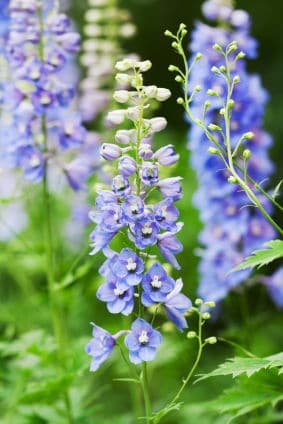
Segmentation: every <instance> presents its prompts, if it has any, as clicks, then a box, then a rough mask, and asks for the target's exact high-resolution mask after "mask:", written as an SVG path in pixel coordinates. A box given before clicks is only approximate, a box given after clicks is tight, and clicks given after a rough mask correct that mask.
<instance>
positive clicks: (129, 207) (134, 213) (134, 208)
mask: <svg viewBox="0 0 283 424" xmlns="http://www.w3.org/2000/svg"><path fill="white" fill-rule="evenodd" d="M122 209H123V212H124V214H125V217H126V218H127V219H128V220H129V221H130V222H135V221H137V219H140V218H142V217H143V215H144V203H143V201H142V199H141V198H140V197H138V196H134V195H130V196H127V197H126V199H125V202H124V203H123V204H122Z"/></svg>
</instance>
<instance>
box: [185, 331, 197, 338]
mask: <svg viewBox="0 0 283 424" xmlns="http://www.w3.org/2000/svg"><path fill="white" fill-rule="evenodd" d="M195 337H197V333H196V332H195V331H189V332H188V333H187V338H188V339H194V338H195Z"/></svg>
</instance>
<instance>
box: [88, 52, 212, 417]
mask: <svg viewBox="0 0 283 424" xmlns="http://www.w3.org/2000/svg"><path fill="white" fill-rule="evenodd" d="M151 66H152V65H151V62H150V61H148V60H147V61H137V60H134V59H129V58H127V59H124V60H121V61H118V62H117V64H116V69H117V71H118V75H119V78H121V79H123V80H125V81H127V83H128V84H129V85H130V87H131V88H130V89H128V90H126V89H123V90H117V91H116V92H115V93H114V98H115V100H116V102H118V103H120V104H121V105H122V106H121V108H119V109H118V110H113V111H110V112H109V113H108V116H107V121H108V122H110V123H112V125H115V126H118V125H124V127H123V128H122V129H118V130H117V132H116V135H115V141H112V142H107V143H104V144H103V145H102V146H101V156H102V158H103V159H104V160H105V161H108V162H109V163H112V164H113V165H116V167H115V169H116V174H115V175H114V177H113V179H112V183H111V186H110V187H109V188H108V189H104V190H98V192H97V194H98V195H97V198H96V205H95V208H94V210H93V211H92V212H91V213H90V218H91V220H92V221H93V222H94V223H95V224H96V226H95V229H94V231H93V232H92V234H91V236H90V239H91V247H92V252H91V254H92V255H95V254H96V253H98V252H99V251H103V253H104V255H105V256H106V260H105V262H104V263H103V265H102V266H101V268H100V270H99V273H100V275H102V276H103V277H104V279H105V282H104V283H103V284H102V285H101V286H100V287H99V289H98V292H97V297H98V298H99V299H100V300H102V301H103V302H105V303H106V307H107V309H108V311H109V312H111V313H112V314H119V313H121V314H123V315H126V316H129V317H130V318H132V320H133V322H132V325H131V328H127V329H123V330H122V331H121V332H119V333H118V335H116V336H111V335H109V333H108V332H106V331H105V330H101V329H100V331H99V334H98V333H97V331H95V332H94V337H93V339H92V341H91V342H90V344H88V345H87V347H86V352H87V353H88V354H89V355H90V356H91V357H92V364H94V365H92V366H91V369H92V370H95V369H97V367H98V366H100V365H101V364H102V362H103V361H104V360H106V359H107V358H108V357H109V356H110V354H111V353H112V351H113V347H114V346H115V345H116V344H117V339H118V338H120V337H122V336H124V335H126V337H125V345H126V347H127V349H128V351H129V360H130V362H132V363H133V364H135V365H139V364H141V367H142V373H141V377H139V381H140V383H141V387H142V390H143V393H144V399H145V410H146V417H147V422H148V423H149V422H150V420H151V417H152V411H151V406H150V400H149V395H148V380H147V367H146V363H147V362H150V361H153V360H154V359H155V357H156V354H157V351H158V348H159V346H160V344H161V343H162V340H163V338H162V335H161V333H160V332H159V330H157V329H155V328H154V327H153V325H154V321H155V315H156V312H157V311H162V310H163V311H164V313H165V314H167V316H168V318H169V320H171V321H172V322H173V323H174V324H175V326H176V327H177V328H178V330H179V331H180V332H182V331H183V330H184V329H186V328H187V326H188V325H187V321H186V318H185V314H186V313H187V312H188V311H189V310H190V309H191V307H192V303H191V301H190V300H189V298H188V297H187V296H185V295H184V294H182V293H181V290H182V287H183V283H182V280H181V279H178V280H177V281H175V279H174V278H173V277H172V276H171V275H170V273H169V271H168V266H169V267H171V268H175V269H177V270H179V269H180V265H179V263H178V261H177V259H176V255H177V254H178V253H179V252H181V250H182V244H181V243H180V241H179V240H178V238H177V233H178V232H179V231H180V230H181V228H182V223H181V222H179V211H178V209H177V206H176V202H177V201H178V200H180V199H181V197H182V187H181V183H180V181H181V178H180V177H169V178H162V167H170V166H172V165H175V164H176V163H177V161H178V159H179V155H178V154H177V153H176V152H175V149H174V147H173V145H168V146H164V147H161V148H159V149H158V150H156V151H154V146H153V140H152V138H153V136H154V134H155V133H157V132H160V131H162V130H164V128H165V127H166V125H167V121H166V119H165V118H164V117H155V118H148V117H147V116H148V113H149V110H150V106H151V103H152V101H159V102H161V101H165V100H167V99H168V98H169V97H170V95H171V93H170V91H169V90H167V89H164V88H159V87H157V86H155V85H150V86H147V85H144V73H145V72H146V71H148V70H149V69H150V68H151ZM126 124H127V127H126V128H127V129H125V125H126ZM117 237H118V238H119V237H120V239H121V240H123V243H124V244H126V247H124V248H122V250H120V251H118V252H117V251H114V250H113V248H112V244H111V242H112V240H114V239H116V238H117ZM125 238H126V239H127V242H125ZM166 262H167V264H166ZM152 308H154V309H155V313H154V316H153V318H151V319H150V314H151V313H152ZM193 311H195V312H197V313H198V314H199V317H200V318H199V319H200V321H201V323H202V324H203V312H202V311H201V310H200V309H197V308H193ZM149 319H150V321H149ZM95 328H96V327H95ZM196 337H198V340H199V352H198V358H197V362H196V364H197V363H198V362H199V359H200V355H201V351H202V348H203V346H204V345H205V344H206V343H205V342H203V340H202V336H201V334H199V335H198V336H197V335H196ZM203 343H204V344H203ZM195 366H196V365H195ZM189 379H190V377H188V379H187V380H186V383H185V384H184V385H183V389H184V388H185V386H186V384H187V381H189ZM183 389H182V390H183ZM182 390H181V391H180V394H181V392H182ZM180 394H179V395H180ZM179 395H178V396H177V397H179ZM166 413H167V412H164V411H163V414H166ZM159 415H160V413H159ZM155 420H156V422H159V421H158V416H155Z"/></svg>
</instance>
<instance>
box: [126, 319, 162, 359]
mask: <svg viewBox="0 0 283 424" xmlns="http://www.w3.org/2000/svg"><path fill="white" fill-rule="evenodd" d="M161 343H162V336H161V334H160V333H159V331H156V330H154V329H153V328H152V327H151V325H150V324H148V322H146V321H145V320H143V319H140V318H138V319H136V320H135V321H134V322H133V324H132V327H131V331H130V333H129V334H128V335H127V336H126V338H125V344H126V346H127V348H128V349H129V352H130V361H131V362H132V363H133V364H140V363H141V362H143V361H145V362H148V361H153V360H154V358H155V355H156V349H157V348H158V347H159V345H160V344H161Z"/></svg>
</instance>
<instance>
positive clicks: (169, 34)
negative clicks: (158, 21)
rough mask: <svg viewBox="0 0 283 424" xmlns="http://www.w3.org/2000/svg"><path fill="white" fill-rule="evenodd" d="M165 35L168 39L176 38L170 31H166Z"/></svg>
mask: <svg viewBox="0 0 283 424" xmlns="http://www.w3.org/2000/svg"><path fill="white" fill-rule="evenodd" d="M164 35H165V36H166V37H174V35H173V33H172V32H171V31H169V29H166V31H165V32H164Z"/></svg>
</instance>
